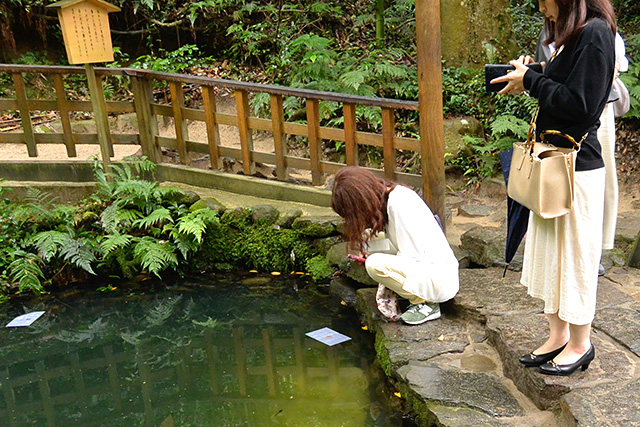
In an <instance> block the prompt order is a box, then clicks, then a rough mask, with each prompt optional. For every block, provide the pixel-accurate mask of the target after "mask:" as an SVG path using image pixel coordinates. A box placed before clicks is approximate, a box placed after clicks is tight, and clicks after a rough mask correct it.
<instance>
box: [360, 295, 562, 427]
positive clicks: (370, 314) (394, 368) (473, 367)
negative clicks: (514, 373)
mask: <svg viewBox="0 0 640 427" xmlns="http://www.w3.org/2000/svg"><path fill="white" fill-rule="evenodd" d="M357 300H358V309H359V311H360V313H362V314H363V321H364V323H365V324H366V325H367V327H368V328H369V330H370V331H372V332H374V333H375V334H376V352H377V355H378V359H379V361H380V363H381V365H382V367H383V369H384V370H385V372H386V374H387V375H388V376H389V378H391V380H392V381H393V382H394V385H395V386H396V388H397V389H398V390H399V391H400V392H401V394H402V396H403V398H404V399H406V400H407V401H408V402H409V403H410V404H411V405H412V407H413V409H414V411H415V412H416V415H417V421H418V423H419V424H420V425H429V426H430V425H439V426H440V425H441V426H471V425H473V426H500V425H504V426H538V425H550V426H552V425H556V424H555V416H554V414H553V413H552V412H550V411H543V410H540V409H538V408H537V407H536V406H535V405H534V404H533V403H532V402H531V401H530V400H529V399H528V398H527V397H526V396H524V395H523V394H522V393H521V392H519V391H518V389H517V388H516V387H515V385H514V384H513V382H512V381H510V380H509V379H507V378H505V377H504V375H502V363H501V360H500V356H499V354H498V353H497V352H496V351H495V349H494V348H493V347H492V346H491V345H489V343H488V341H487V334H486V331H485V329H484V327H483V325H482V324H481V323H479V322H477V321H476V320H473V319H470V318H465V317H461V316H458V315H457V314H456V312H455V311H453V310H450V309H451V307H444V308H443V309H444V310H445V311H444V312H443V316H442V317H441V318H440V319H438V320H435V321H432V322H427V323H425V324H423V325H418V326H407V325H404V324H402V323H390V322H385V321H384V320H383V319H382V318H381V316H380V314H379V312H378V310H377V307H376V304H375V289H374V288H363V289H359V290H358V291H357ZM447 308H448V309H449V310H448V311H447Z"/></svg>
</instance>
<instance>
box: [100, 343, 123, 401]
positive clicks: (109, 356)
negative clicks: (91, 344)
mask: <svg viewBox="0 0 640 427" xmlns="http://www.w3.org/2000/svg"><path fill="white" fill-rule="evenodd" d="M102 351H103V353H104V360H105V361H106V362H107V372H108V373H109V387H111V396H113V406H114V408H115V409H116V411H121V410H122V397H121V395H120V381H119V380H118V365H117V364H116V360H115V358H114V357H113V348H112V347H111V346H110V345H107V346H105V347H103V349H102Z"/></svg>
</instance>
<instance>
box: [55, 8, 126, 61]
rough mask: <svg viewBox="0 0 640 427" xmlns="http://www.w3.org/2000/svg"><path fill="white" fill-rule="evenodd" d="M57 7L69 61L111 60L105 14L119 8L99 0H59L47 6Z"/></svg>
mask: <svg viewBox="0 0 640 427" xmlns="http://www.w3.org/2000/svg"><path fill="white" fill-rule="evenodd" d="M47 7H48V8H52V9H57V10H58V18H59V19H60V27H61V28H62V36H63V38H64V45H65V48H66V49H67V59H68V60H69V64H93V63H96V62H111V61H113V47H112V45H111V32H110V29H109V15H108V14H109V13H110V12H119V11H120V8H119V7H118V6H114V5H112V4H110V3H107V2H106V1H103V0H62V1H59V2H57V3H53V4H50V5H48V6H47Z"/></svg>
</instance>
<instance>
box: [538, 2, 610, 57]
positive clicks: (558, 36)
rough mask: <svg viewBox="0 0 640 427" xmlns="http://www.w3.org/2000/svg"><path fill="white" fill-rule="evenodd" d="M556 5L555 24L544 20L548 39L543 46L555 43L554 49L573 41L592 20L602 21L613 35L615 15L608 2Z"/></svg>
mask: <svg viewBox="0 0 640 427" xmlns="http://www.w3.org/2000/svg"><path fill="white" fill-rule="evenodd" d="M555 2H556V4H557V5H558V19H557V21H556V22H552V21H550V20H548V19H547V20H546V21H545V23H544V25H545V30H546V31H547V34H549V38H547V40H545V44H550V43H551V42H555V44H556V49H557V48H559V47H560V46H562V45H565V44H567V43H569V42H570V41H571V40H573V39H574V38H575V37H576V36H577V35H578V34H580V31H582V29H583V28H584V26H585V25H586V24H587V22H588V21H589V20H590V19H593V18H601V19H602V20H604V21H605V22H606V23H607V24H608V25H609V27H610V28H611V31H612V32H613V33H614V34H615V32H616V31H617V28H616V14H615V12H614V10H613V6H612V5H611V1H610V0H555Z"/></svg>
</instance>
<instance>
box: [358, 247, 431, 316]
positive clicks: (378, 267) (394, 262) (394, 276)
mask: <svg viewBox="0 0 640 427" xmlns="http://www.w3.org/2000/svg"><path fill="white" fill-rule="evenodd" d="M415 264H416V261H414V260H412V259H411V258H407V257H402V256H398V255H390V254H382V253H375V254H371V255H369V257H368V258H367V262H366V263H365V267H366V269H367V273H369V276H371V278H372V279H373V280H375V281H376V282H378V283H382V284H383V285H384V286H386V287H387V288H389V289H391V290H392V291H393V292H395V293H396V294H398V295H400V296H401V297H403V298H406V299H408V300H409V302H410V303H411V304H420V303H423V302H425V300H424V299H423V298H420V297H419V296H417V295H414V294H412V293H410V292H407V291H405V290H404V288H403V286H404V281H405V278H406V277H407V272H408V271H410V270H411V269H412V268H413V267H414V266H415Z"/></svg>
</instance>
